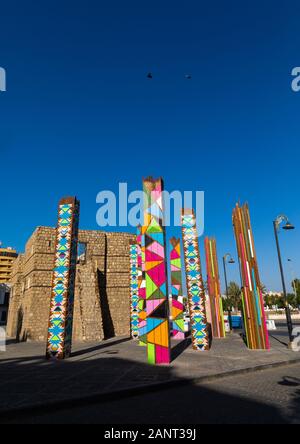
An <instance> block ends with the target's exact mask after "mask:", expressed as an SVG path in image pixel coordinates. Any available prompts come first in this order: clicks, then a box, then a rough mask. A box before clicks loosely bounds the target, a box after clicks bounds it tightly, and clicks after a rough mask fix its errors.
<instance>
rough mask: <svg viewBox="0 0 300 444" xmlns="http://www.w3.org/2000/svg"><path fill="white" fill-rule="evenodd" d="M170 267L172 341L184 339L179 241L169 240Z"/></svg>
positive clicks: (173, 238)
mask: <svg viewBox="0 0 300 444" xmlns="http://www.w3.org/2000/svg"><path fill="white" fill-rule="evenodd" d="M170 246H171V248H170V265H171V286H172V310H171V315H172V332H173V337H174V339H184V338H185V334H184V308H185V307H184V297H183V291H182V269H181V246H180V239H176V238H175V237H172V239H170Z"/></svg>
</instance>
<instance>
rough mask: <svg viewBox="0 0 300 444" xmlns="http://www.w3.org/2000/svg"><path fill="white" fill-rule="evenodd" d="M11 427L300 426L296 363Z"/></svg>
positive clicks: (299, 378) (298, 368)
mask: <svg viewBox="0 0 300 444" xmlns="http://www.w3.org/2000/svg"><path fill="white" fill-rule="evenodd" d="M11 422H14V423H30V424H32V423H33V424H39V423H42V424H53V423H68V424H80V423H83V424H140V423H145V424H192V423H193V424H207V423H209V424H212V423H213V424H215V423H225V424H226V423H229V424H237V423H242V424H243V423H250V424H253V423H263V424H264V423H268V424H270V423H271V424H284V423H297V424H300V364H293V365H290V366H285V367H281V368H277V369H270V370H264V371H260V372H256V373H251V374H246V375H241V376H235V377H227V378H223V379H221V380H218V381H214V382H213V381H212V382H209V383H205V384H200V385H194V386H183V387H180V388H178V389H168V390H164V391H161V392H159V393H152V394H147V395H140V396H135V397H131V398H127V399H123V400H120V401H114V402H106V403H103V404H97V405H89V406H85V407H80V408H73V409H68V410H62V411H57V412H55V413H51V414H49V415H43V416H35V417H30V418H26V419H25V418H23V419H20V418H19V419H16V420H15V421H11Z"/></svg>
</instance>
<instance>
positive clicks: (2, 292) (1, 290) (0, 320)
mask: <svg viewBox="0 0 300 444" xmlns="http://www.w3.org/2000/svg"><path fill="white" fill-rule="evenodd" d="M9 295H10V287H9V285H6V284H0V325H5V324H6V321H7V314H8V306H9Z"/></svg>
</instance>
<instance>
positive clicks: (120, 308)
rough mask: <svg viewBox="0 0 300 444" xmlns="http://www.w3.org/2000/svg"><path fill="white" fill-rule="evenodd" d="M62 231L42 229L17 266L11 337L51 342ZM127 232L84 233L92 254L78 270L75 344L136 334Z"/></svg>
mask: <svg viewBox="0 0 300 444" xmlns="http://www.w3.org/2000/svg"><path fill="white" fill-rule="evenodd" d="M55 238H56V230H55V229H54V228H48V227H38V228H37V229H36V230H35V232H34V233H33V235H32V236H31V238H30V239H29V241H28V242H27V245H26V249H25V254H24V255H20V256H19V258H18V259H17V260H16V262H15V264H14V266H13V273H12V296H11V303H10V308H9V315H8V325H7V334H8V336H11V337H18V338H19V339H20V340H36V341H46V339H47V329H48V317H49V308H50V298H51V283H52V272H53V265H54V254H55ZM132 238H133V236H132V235H130V234H126V233H105V232H101V231H92V230H89V231H88V230H80V231H79V242H80V243H83V244H85V245H86V254H85V257H84V258H82V257H81V258H80V260H79V262H78V266H77V274H76V288H75V306H74V325H73V339H74V340H79V341H100V340H102V339H104V338H109V337H113V336H120V335H128V336H129V334H130V288H129V270H130V268H129V241H130V239H132Z"/></svg>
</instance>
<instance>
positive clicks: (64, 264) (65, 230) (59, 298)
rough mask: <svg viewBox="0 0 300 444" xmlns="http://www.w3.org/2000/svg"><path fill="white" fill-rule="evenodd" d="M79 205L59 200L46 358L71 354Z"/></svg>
mask: <svg viewBox="0 0 300 444" xmlns="http://www.w3.org/2000/svg"><path fill="white" fill-rule="evenodd" d="M79 207H80V204H79V201H78V200H77V199H76V198H75V197H67V198H64V199H62V200H61V201H60V202H59V207H58V224H57V231H56V245H55V265H54V270H53V280H52V295H51V304H50V319H49V330H48V341H47V351H46V357H47V358H48V359H52V358H55V359H64V358H67V357H69V356H70V354H71V348H72V328H73V308H74V291H75V277H76V263H77V242H78V224H79Z"/></svg>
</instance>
